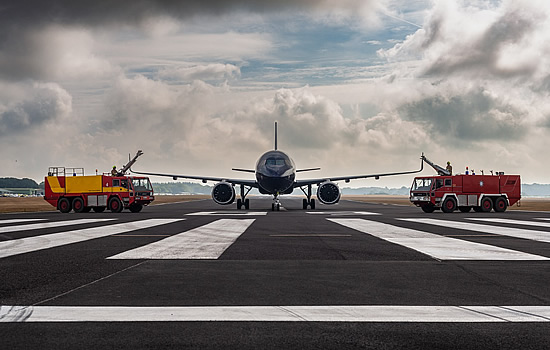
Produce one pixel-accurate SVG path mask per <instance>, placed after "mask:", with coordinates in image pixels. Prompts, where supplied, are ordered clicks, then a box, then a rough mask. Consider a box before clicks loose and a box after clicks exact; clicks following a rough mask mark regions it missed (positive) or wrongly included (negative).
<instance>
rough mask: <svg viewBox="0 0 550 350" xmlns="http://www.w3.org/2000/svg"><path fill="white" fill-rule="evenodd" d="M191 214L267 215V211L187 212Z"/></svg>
mask: <svg viewBox="0 0 550 350" xmlns="http://www.w3.org/2000/svg"><path fill="white" fill-rule="evenodd" d="M185 215H190V216H204V215H207V216H257V215H267V212H266V211H200V212H197V213H190V214H185Z"/></svg>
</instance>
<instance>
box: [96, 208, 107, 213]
mask: <svg viewBox="0 0 550 350" xmlns="http://www.w3.org/2000/svg"><path fill="white" fill-rule="evenodd" d="M93 209H94V212H96V213H103V212H104V211H105V207H93Z"/></svg>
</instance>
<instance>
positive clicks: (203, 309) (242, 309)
mask: <svg viewBox="0 0 550 350" xmlns="http://www.w3.org/2000/svg"><path fill="white" fill-rule="evenodd" d="M212 321H218V322H219V321H221V322H445V323H465V322H550V306H547V305H544V306H408V305H398V306H396V305H341V306H160V307H149V306H137V307H132V306H2V307H1V309H0V322H212Z"/></svg>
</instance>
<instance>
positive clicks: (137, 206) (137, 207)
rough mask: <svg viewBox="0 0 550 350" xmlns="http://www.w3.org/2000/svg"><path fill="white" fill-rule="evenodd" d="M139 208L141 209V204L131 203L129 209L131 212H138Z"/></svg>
mask: <svg viewBox="0 0 550 350" xmlns="http://www.w3.org/2000/svg"><path fill="white" fill-rule="evenodd" d="M141 209H143V205H141V204H132V205H131V206H130V211H131V212H132V213H139V212H140V211H141Z"/></svg>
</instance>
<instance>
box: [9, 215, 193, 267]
mask: <svg viewBox="0 0 550 350" xmlns="http://www.w3.org/2000/svg"><path fill="white" fill-rule="evenodd" d="M107 220H111V219H107ZM180 220H185V219H149V220H142V221H133V222H125V223H121V224H114V225H107V226H100V227H92V228H86V229H81V230H74V231H66V232H60V233H53V234H49V235H42V236H34V237H27V238H21V239H12V240H9V241H4V242H0V258H5V257H8V256H12V255H17V254H23V253H29V252H33V251H37V250H42V249H48V248H53V247H58V246H62V245H66V244H71V243H77V242H82V241H87V240H90V239H94V238H100V237H105V236H110V235H115V234H118V233H124V232H128V231H135V230H140V229H144V228H149V227H153V226H158V225H164V224H169V223H172V222H176V221H180ZM96 221H97V220H96Z"/></svg>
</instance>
